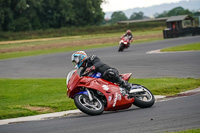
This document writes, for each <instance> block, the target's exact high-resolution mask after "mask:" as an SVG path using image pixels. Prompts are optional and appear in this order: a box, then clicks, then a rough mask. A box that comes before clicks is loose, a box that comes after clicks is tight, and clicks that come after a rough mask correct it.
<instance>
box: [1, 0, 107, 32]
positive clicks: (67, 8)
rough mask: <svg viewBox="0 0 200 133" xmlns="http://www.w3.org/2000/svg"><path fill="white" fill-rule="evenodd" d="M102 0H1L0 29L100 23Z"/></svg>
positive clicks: (18, 29)
mask: <svg viewBox="0 0 200 133" xmlns="http://www.w3.org/2000/svg"><path fill="white" fill-rule="evenodd" d="M102 2H103V0H0V31H28V30H37V29H48V28H61V27H66V26H86V25H98V24H101V23H102V21H103V19H104V12H103V11H102V8H101V7H100V5H101V4H102Z"/></svg>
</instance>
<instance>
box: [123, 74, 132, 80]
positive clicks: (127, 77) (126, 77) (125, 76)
mask: <svg viewBox="0 0 200 133" xmlns="http://www.w3.org/2000/svg"><path fill="white" fill-rule="evenodd" d="M131 75H132V73H125V74H120V76H121V77H122V79H123V80H125V81H129V79H130V78H131Z"/></svg>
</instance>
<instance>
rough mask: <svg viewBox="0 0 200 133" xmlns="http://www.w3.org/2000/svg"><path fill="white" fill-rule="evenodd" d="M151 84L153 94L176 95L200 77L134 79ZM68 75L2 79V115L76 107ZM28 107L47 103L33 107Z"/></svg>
mask: <svg viewBox="0 0 200 133" xmlns="http://www.w3.org/2000/svg"><path fill="white" fill-rule="evenodd" d="M130 82H132V83H138V84H142V85H144V86H146V87H147V88H149V89H150V90H151V91H152V92H153V93H154V95H174V94H177V93H179V92H182V91H186V90H190V89H194V88H197V87H199V86H200V79H192V78H188V79H182V78H155V79H154V78H152V79H131V80H130ZM66 89H67V87H66V85H65V79H0V101H1V102H0V119H7V118H15V117H21V116H30V115H36V114H41V113H48V112H58V111H65V110H72V109H76V107H75V105H74V102H73V100H72V99H69V98H67V96H66ZM26 107H48V108H49V109H51V110H50V111H42V112H40V111H37V110H36V111H34V110H30V109H27V108H26Z"/></svg>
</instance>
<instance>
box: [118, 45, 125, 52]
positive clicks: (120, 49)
mask: <svg viewBox="0 0 200 133" xmlns="http://www.w3.org/2000/svg"><path fill="white" fill-rule="evenodd" d="M123 50H124V46H123V44H122V43H120V45H119V49H118V52H120V51H123Z"/></svg>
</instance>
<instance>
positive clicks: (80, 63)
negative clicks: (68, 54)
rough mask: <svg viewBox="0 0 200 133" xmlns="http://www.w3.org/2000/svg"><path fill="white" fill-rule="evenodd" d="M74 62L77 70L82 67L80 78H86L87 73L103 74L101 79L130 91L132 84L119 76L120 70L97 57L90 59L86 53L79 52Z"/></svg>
mask: <svg viewBox="0 0 200 133" xmlns="http://www.w3.org/2000/svg"><path fill="white" fill-rule="evenodd" d="M72 62H73V63H75V65H76V66H75V68H77V69H79V68H80V67H82V70H81V72H80V76H86V75H84V74H85V73H86V74H89V73H90V72H94V73H96V72H99V73H101V78H103V79H105V80H107V81H110V82H113V83H117V84H119V86H121V87H122V88H125V89H126V90H128V91H130V88H131V86H130V84H129V83H128V82H127V81H124V80H123V79H122V78H121V77H120V76H119V73H118V70H117V69H115V68H111V67H110V66H108V65H107V64H105V63H103V62H102V61H101V60H100V59H99V58H98V57H97V56H96V55H92V56H89V57H88V56H87V54H86V53H85V52H84V51H77V52H75V53H73V54H72Z"/></svg>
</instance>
